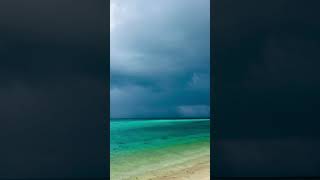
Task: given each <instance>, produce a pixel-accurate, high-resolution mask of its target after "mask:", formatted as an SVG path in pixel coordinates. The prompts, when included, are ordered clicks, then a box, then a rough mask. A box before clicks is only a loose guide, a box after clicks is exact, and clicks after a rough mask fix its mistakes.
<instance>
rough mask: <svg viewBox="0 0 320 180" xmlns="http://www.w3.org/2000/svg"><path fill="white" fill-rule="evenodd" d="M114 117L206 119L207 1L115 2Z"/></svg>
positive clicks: (208, 54) (208, 40) (112, 53)
mask: <svg viewBox="0 0 320 180" xmlns="http://www.w3.org/2000/svg"><path fill="white" fill-rule="evenodd" d="M110 19H111V20H110V21H111V22H110V23H111V24H110V26H111V27H110V28H111V34H110V36H111V37H110V38H111V42H110V44H111V49H110V53H111V54H110V57H111V91H110V97H111V103H110V105H111V117H112V118H138V117H200V116H201V117H207V116H209V104H210V103H209V102H210V101H209V92H210V82H209V81H210V67H209V64H210V1H209V0H161V1H156V2H155V1H148V0H135V1H131V0H112V1H111V17H110Z"/></svg>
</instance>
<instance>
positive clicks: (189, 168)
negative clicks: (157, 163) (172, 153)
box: [125, 155, 210, 180]
mask: <svg viewBox="0 0 320 180" xmlns="http://www.w3.org/2000/svg"><path fill="white" fill-rule="evenodd" d="M125 180H210V157H209V155H205V156H202V157H199V158H197V159H192V160H188V161H185V162H183V163H179V164H176V165H171V166H168V167H165V168H162V169H158V170H153V171H150V172H148V173H146V174H141V175H137V176H132V177H129V178H126V179H125Z"/></svg>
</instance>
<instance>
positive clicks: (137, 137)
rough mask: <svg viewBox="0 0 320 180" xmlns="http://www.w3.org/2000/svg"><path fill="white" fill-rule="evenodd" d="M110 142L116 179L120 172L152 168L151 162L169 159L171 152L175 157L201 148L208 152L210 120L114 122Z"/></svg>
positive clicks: (112, 167)
mask: <svg viewBox="0 0 320 180" xmlns="http://www.w3.org/2000/svg"><path fill="white" fill-rule="evenodd" d="M110 142H111V144H110V158H111V159H110V160H111V174H113V175H114V176H116V174H121V173H122V172H121V171H124V172H128V171H131V170H132V171H134V170H135V167H137V166H139V167H141V166H153V164H152V163H153V161H154V162H155V163H157V162H159V160H160V161H161V160H162V159H164V158H167V159H170V158H171V157H170V156H171V154H170V153H171V152H172V155H176V154H179V153H183V152H184V150H186V149H195V150H198V149H199V150H200V149H201V148H202V149H205V151H207V150H208V151H209V148H210V120H209V119H166V120H130V119H127V120H123V119H121V120H114V119H113V120H111V126H110ZM153 156H156V157H153ZM172 157H174V156H172ZM148 159H149V160H148ZM150 159H151V160H153V161H151V160H150ZM142 161H143V162H142ZM113 179H116V178H113Z"/></svg>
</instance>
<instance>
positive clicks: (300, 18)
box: [212, 0, 320, 176]
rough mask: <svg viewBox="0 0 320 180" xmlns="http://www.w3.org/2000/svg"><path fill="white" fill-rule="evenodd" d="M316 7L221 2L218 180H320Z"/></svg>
mask: <svg viewBox="0 0 320 180" xmlns="http://www.w3.org/2000/svg"><path fill="white" fill-rule="evenodd" d="M319 5H320V4H319V3H318V2H317V1H307V2H302V1H289V0H282V1H273V0H272V1H259V2H258V1H253V0H244V1H233V0H226V1H216V2H215V3H214V4H213V8H214V9H213V15H214V20H213V21H214V22H215V24H214V31H215V33H214V47H215V49H214V57H213V59H214V60H213V61H214V64H213V71H214V77H215V79H214V92H213V93H214V99H213V101H212V102H213V109H214V113H215V118H216V121H215V124H214V128H215V132H216V134H215V136H214V137H215V138H216V139H215V140H214V141H215V143H214V147H215V156H214V157H216V158H215V159H214V162H215V167H214V168H215V169H216V174H215V175H216V176H317V175H319V174H318V172H319V168H320V166H319V164H320V160H319V158H318V156H317V154H316V153H315V151H314V150H315V149H319V147H320V146H319V143H317V142H318V141H319V139H320V134H319V133H318V130H317V129H318V127H320V123H319V121H318V120H319V118H320V116H319V113H318V110H319V107H320V106H319V105H320V104H319V102H320V101H319V100H320V94H319V90H320V86H319V85H320V83H319V82H320V81H319V77H320V76H319V75H320V74H319V71H318V68H319V67H320V61H319V50H320V36H319V33H318V32H319V30H320V23H319V20H318V19H319V17H320V15H319V13H318V9H317V7H319Z"/></svg>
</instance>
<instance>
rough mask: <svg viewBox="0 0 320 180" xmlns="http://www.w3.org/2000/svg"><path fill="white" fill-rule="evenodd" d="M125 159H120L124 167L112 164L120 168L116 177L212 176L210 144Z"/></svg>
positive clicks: (183, 179) (178, 179)
mask: <svg viewBox="0 0 320 180" xmlns="http://www.w3.org/2000/svg"><path fill="white" fill-rule="evenodd" d="M194 145H195V146H194ZM192 146H193V147H192ZM183 149H184V150H183ZM121 159H122V160H121ZM121 159H118V158H117V160H116V162H117V161H118V163H120V164H122V165H121V166H117V167H115V166H113V167H112V169H113V170H116V169H117V171H113V172H114V173H112V174H111V179H112V180H171V179H172V180H188V179H190V180H194V179H197V180H209V179H210V147H208V144H207V143H200V144H197V143H195V144H193V143H192V144H188V145H182V146H179V147H167V148H164V149H162V148H161V149H159V150H151V151H148V152H146V151H144V152H140V153H134V154H132V155H130V156H122V158H121ZM113 162H115V161H113ZM125 162H127V163H125ZM132 163H133V164H132ZM112 164H113V163H111V166H112ZM123 165H124V166H123ZM128 167H129V168H128ZM121 171H122V172H121ZM111 172H112V171H111Z"/></svg>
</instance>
